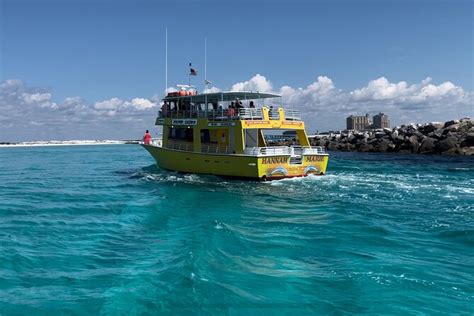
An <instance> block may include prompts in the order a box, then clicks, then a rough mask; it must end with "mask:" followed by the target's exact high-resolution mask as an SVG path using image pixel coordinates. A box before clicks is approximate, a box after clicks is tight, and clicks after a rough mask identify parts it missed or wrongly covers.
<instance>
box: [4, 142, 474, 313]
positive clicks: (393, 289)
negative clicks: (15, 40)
mask: <svg viewBox="0 0 474 316" xmlns="http://www.w3.org/2000/svg"><path fill="white" fill-rule="evenodd" d="M157 313H162V314H167V313H169V314H183V315H189V314H204V315H205V314H211V313H212V314H232V315H248V314H257V313H259V314H277V315H280V314H282V315H295V314H297V315H301V314H311V315H314V314H333V315H341V314H347V313H367V314H400V315H406V314H443V313H459V314H473V313H474V159H472V158H462V157H439V156H437V157H436V156H433V157H429V156H404V155H382V154H362V153H332V156H331V160H330V164H329V169H328V175H327V176H325V177H311V178H304V179H291V180H281V181H275V182H267V183H258V182H243V181H233V180H229V179H221V178H218V177H213V176H197V175H182V174H177V173H173V172H169V171H164V170H161V169H159V168H157V167H156V166H155V165H154V161H153V159H152V158H151V157H150V156H149V155H148V154H147V153H146V152H145V150H143V149H142V148H140V147H138V146H134V145H109V146H76V147H66V146H65V147H38V148H0V314H1V315H15V314H18V315H20V314H21V315H55V314H67V315H69V314H71V315H91V314H102V315H120V314H122V315H151V314H157Z"/></svg>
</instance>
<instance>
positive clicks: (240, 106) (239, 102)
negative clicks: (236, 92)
mask: <svg viewBox="0 0 474 316" xmlns="http://www.w3.org/2000/svg"><path fill="white" fill-rule="evenodd" d="M235 108H236V109H241V108H243V105H242V101H240V100H239V98H237V99H236V100H235Z"/></svg>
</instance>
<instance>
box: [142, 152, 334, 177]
mask: <svg viewBox="0 0 474 316" xmlns="http://www.w3.org/2000/svg"><path fill="white" fill-rule="evenodd" d="M142 146H143V147H144V148H145V149H146V150H147V151H148V152H149V153H150V154H151V155H152V156H153V158H155V160H156V161H157V163H158V165H159V166H160V167H161V168H164V169H168V170H174V171H179V172H185V173H200V174H212V175H218V176H230V177H239V178H249V179H257V180H274V179H282V178H292V177H304V176H308V175H324V174H325V173H326V168H327V164H328V155H327V154H318V155H307V156H303V158H302V161H301V163H300V164H291V163H290V157H289V156H285V155H275V156H265V157H256V156H246V155H231V154H208V153H198V152H189V151H181V150H174V149H169V148H163V147H156V146H150V145H142Z"/></svg>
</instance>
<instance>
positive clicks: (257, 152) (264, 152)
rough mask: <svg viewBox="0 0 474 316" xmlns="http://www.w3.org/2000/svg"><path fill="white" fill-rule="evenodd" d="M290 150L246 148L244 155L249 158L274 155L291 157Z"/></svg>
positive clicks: (285, 148)
mask: <svg viewBox="0 0 474 316" xmlns="http://www.w3.org/2000/svg"><path fill="white" fill-rule="evenodd" d="M291 153H292V150H291V148H290V147H287V146H275V147H247V148H245V151H244V155H249V156H275V155H291Z"/></svg>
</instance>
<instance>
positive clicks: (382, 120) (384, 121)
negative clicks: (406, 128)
mask: <svg viewBox="0 0 474 316" xmlns="http://www.w3.org/2000/svg"><path fill="white" fill-rule="evenodd" d="M372 128H390V120H389V119H388V116H387V115H385V114H383V113H379V114H376V115H374V124H373V126H372Z"/></svg>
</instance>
